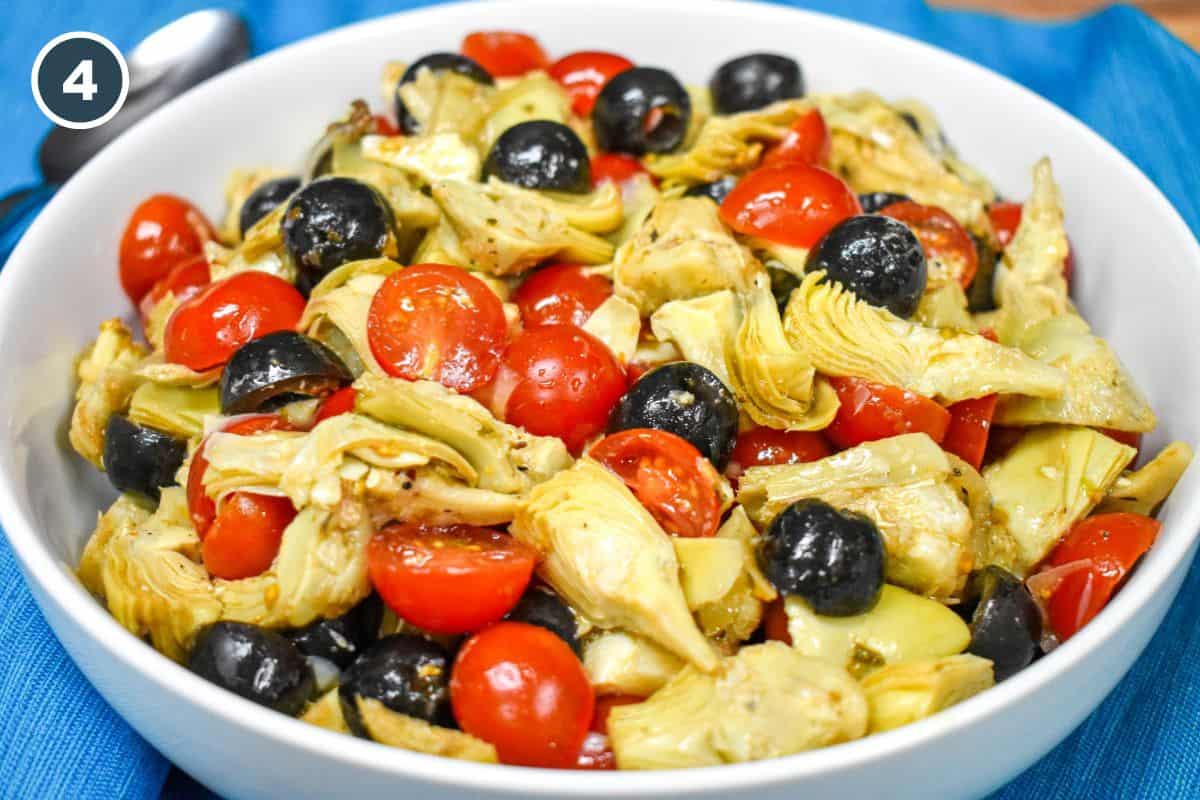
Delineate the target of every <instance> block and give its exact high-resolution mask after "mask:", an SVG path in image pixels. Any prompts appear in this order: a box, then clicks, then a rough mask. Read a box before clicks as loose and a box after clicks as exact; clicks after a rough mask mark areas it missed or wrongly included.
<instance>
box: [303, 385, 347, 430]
mask: <svg viewBox="0 0 1200 800" xmlns="http://www.w3.org/2000/svg"><path fill="white" fill-rule="evenodd" d="M357 397H358V392H356V391H354V387H353V386H343V387H342V388H341V389H338V390H337V391H336V392H334V393H333V394H331V395H329V396H328V397H326V398H325V399H324V400H322V401H321V407H320V408H318V409H317V416H316V417H314V418H313V425H316V424H317V423H319V422H324V421H325V420H327V419H329V418H330V417H340V416H341V415H342V414H349V413H350V412H352V411H354V400H355V399H356V398H357Z"/></svg>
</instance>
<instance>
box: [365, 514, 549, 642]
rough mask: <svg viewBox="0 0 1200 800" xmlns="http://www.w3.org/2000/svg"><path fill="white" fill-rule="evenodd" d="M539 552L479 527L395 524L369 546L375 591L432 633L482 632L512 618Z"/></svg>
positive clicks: (409, 620) (507, 536)
mask: <svg viewBox="0 0 1200 800" xmlns="http://www.w3.org/2000/svg"><path fill="white" fill-rule="evenodd" d="M535 561H536V554H535V553H534V551H533V550H532V549H530V548H529V547H527V546H526V545H524V544H522V543H521V542H518V541H517V540H516V539H514V538H513V537H511V536H509V535H508V534H507V533H501V532H500V531H494V530H492V529H490V528H479V527H476V526H474V525H443V526H434V525H420V524H417V523H410V522H405V523H399V522H394V523H392V524H391V525H388V526H387V527H385V528H383V529H382V530H380V531H379V532H377V533H376V534H375V535H374V536H373V537H372V538H371V543H370V545H369V546H368V548H367V571H368V572H369V573H370V576H371V583H372V584H373V585H374V586H375V591H377V592H379V596H380V597H381V598H383V602H385V603H387V604H388V607H390V608H391V609H392V610H393V611H395V612H396V614H397V615H398V616H400V617H402V618H403V619H405V620H407V621H408V622H411V623H412V624H413V625H416V626H417V627H418V628H422V629H424V630H427V631H430V632H431V633H467V632H469V631H477V630H479V629H480V628H482V627H484V626H485V625H489V624H491V623H493V622H495V621H496V620H498V619H500V618H501V617H503V616H504V615H505V614H507V613H508V612H509V611H510V610H512V607H513V606H515V605H516V604H517V601H518V600H520V599H521V593H522V592H524V591H525V587H526V586H528V585H529V578H530V576H531V575H532V574H533V565H534V562H535Z"/></svg>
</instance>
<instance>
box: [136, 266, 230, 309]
mask: <svg viewBox="0 0 1200 800" xmlns="http://www.w3.org/2000/svg"><path fill="white" fill-rule="evenodd" d="M211 281H212V272H211V270H209V268H208V261H207V260H206V259H205V258H204V256H192V257H191V258H188V259H186V260H184V261H181V262H179V263H178V264H176V265H175V266H174V267H171V271H170V272H168V273H167V274H166V275H164V276H163V277H162V278H161V279H160V280H159V281H158V283H156V284H154V288H152V289H151V290H150V291H148V292H146V296H145V297H143V298H142V300H141V302H139V303H138V311H139V312H140V313H141V315H142V321H143V322H145V321H146V320H147V319H149V317H150V314H151V313H153V312H154V307H155V306H157V305H158V304H159V303H161V302H162V301H163V298H165V297H166V296H167V295H168V294H171V295H174V296H175V299H176V300H177V301H178V302H180V303H182V302H183V301H184V300H187V299H188V298H189V297H191V296H193V295H194V294H196V293H197V292H199V291H200V290H201V289H203V288H204V287H205V286H207V285H208V284H209V282H211Z"/></svg>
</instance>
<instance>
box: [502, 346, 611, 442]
mask: <svg viewBox="0 0 1200 800" xmlns="http://www.w3.org/2000/svg"><path fill="white" fill-rule="evenodd" d="M504 365H505V367H506V368H507V369H509V370H511V371H512V372H513V373H514V375H515V376H516V381H515V384H514V386H513V389H512V393H511V394H510V395H509V396H508V401H507V403H505V409H504V419H505V420H506V421H507V422H509V423H511V424H513V425H520V426H521V427H522V428H524V429H525V430H527V431H529V432H530V433H533V434H536V435H538V436H557V437H558V438H560V439H562V440H563V442H565V443H566V445H567V448H568V449H570V450H571V452H572V453H579V451H580V449H582V447H583V445H584V443H586V442H587V440H588V439H590V438H592V437H593V436H595V435H596V434H597V433H600V432H601V431H603V430H604V427H605V425H607V424H608V415H609V412H610V411H612V407H613V406H614V405H616V403H617V400H619V399H621V395H623V394H624V393H625V389H626V385H627V384H626V381H625V371H624V370H623V369H622V368H621V365H620V364H619V363H617V360H616V358H614V357H613V354H612V353H611V352H610V351H609V349H608V347H606V346H605V344H604V343H603V342H601V341H600V340H599V339H597V338H596V337H594V336H592V335H591V334H590V333H586V332H585V331H583V330H580V329H579V328H576V327H575V326H574V325H542V326H539V327H536V328H529V329H527V330H525V331H523V332H521V333H520V334H518V335H517V337H516V338H515V339H513V341H512V344H511V345H509V348H508V350H507V351H505V353H504Z"/></svg>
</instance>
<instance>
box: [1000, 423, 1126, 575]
mask: <svg viewBox="0 0 1200 800" xmlns="http://www.w3.org/2000/svg"><path fill="white" fill-rule="evenodd" d="M1135 453H1136V451H1135V450H1134V449H1133V448H1132V447H1126V446H1125V445H1123V444H1120V443H1119V442H1117V441H1114V440H1113V439H1110V438H1108V437H1107V436H1105V435H1104V434H1102V433H1099V432H1097V431H1094V430H1091V429H1090V428H1075V427H1066V426H1057V425H1048V426H1045V427H1039V428H1033V429H1032V430H1030V431H1029V432H1028V433H1026V434H1025V435H1024V436H1023V437H1021V440H1020V441H1018V442H1017V443H1016V444H1015V445H1013V447H1012V449H1011V450H1009V451H1008V452H1007V453H1005V454H1004V456H1003V457H1002V458H1000V459H999V460H998V461H996V462H994V463H992V464H990V465H989V466H988V467H987V469H985V470H984V471H983V478H984V480H985V481H987V485H988V488H989V489H990V490H991V492H992V499H993V502H994V503H995V508H996V512H997V514H998V515H999V516H1000V517H1001V519H1002V520H1003V522H1004V524H1005V525H1006V527H1007V528H1008V530H1009V532H1010V533H1011V534H1012V536H1013V538H1014V539H1015V540H1016V544H1017V553H1016V558H1015V561H1014V564H1013V571H1014V572H1015V573H1016V574H1017V575H1018V576H1022V577H1023V576H1024V575H1027V574H1028V573H1029V571H1030V570H1031V569H1032V568H1033V567H1034V566H1035V565H1036V564H1038V563H1039V562H1040V561H1041V560H1042V559H1043V558H1045V557H1046V555H1047V554H1049V552H1050V550H1051V549H1053V548H1054V545H1056V544H1058V541H1059V539H1061V538H1062V537H1063V536H1064V535H1065V534H1066V533H1067V531H1068V530H1070V529H1071V526H1072V525H1074V524H1075V523H1076V522H1078V521H1079V520H1081V519H1083V518H1084V517H1085V516H1087V514H1088V512H1089V511H1091V510H1092V508H1093V507H1094V506H1095V505H1096V504H1097V503H1099V502H1100V500H1102V499H1103V498H1104V495H1105V493H1106V492H1108V490H1109V488H1110V487H1111V486H1112V485H1113V483H1114V482H1115V481H1116V479H1117V478H1118V476H1120V474H1121V470H1123V469H1125V468H1126V467H1127V466H1129V464H1130V462H1131V461H1133V457H1134V455H1135Z"/></svg>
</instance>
